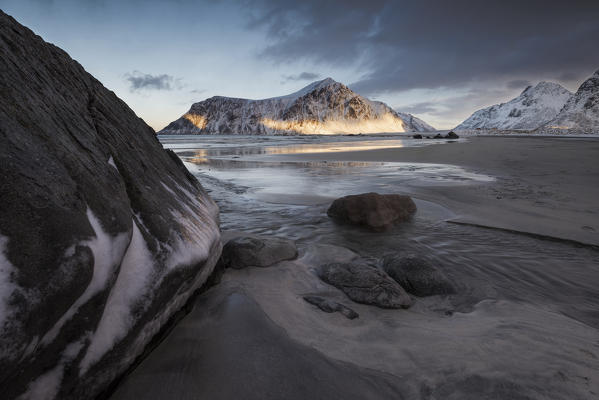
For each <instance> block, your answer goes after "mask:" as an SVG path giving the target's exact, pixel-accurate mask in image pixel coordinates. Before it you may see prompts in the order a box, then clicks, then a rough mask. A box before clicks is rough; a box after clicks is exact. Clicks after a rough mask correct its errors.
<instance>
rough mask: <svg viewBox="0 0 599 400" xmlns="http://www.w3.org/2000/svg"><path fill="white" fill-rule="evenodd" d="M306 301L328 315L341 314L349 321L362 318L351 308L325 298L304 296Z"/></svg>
mask: <svg viewBox="0 0 599 400" xmlns="http://www.w3.org/2000/svg"><path fill="white" fill-rule="evenodd" d="M304 300H306V301H307V302H308V303H310V304H312V305H315V306H316V307H318V308H320V309H321V310H322V311H324V312H326V313H334V312H340V313H341V314H343V315H344V316H345V317H346V318H348V319H355V318H358V317H359V316H360V315H359V314H358V313H357V312H355V311H354V310H352V309H351V308H349V307H347V306H344V305H343V304H341V303H337V302H336V301H333V300H327V299H325V298H323V297H318V296H304Z"/></svg>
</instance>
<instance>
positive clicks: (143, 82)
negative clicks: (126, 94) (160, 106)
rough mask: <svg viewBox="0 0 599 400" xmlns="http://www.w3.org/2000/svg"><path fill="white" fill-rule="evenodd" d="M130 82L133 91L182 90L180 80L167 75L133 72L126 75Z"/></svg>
mask: <svg viewBox="0 0 599 400" xmlns="http://www.w3.org/2000/svg"><path fill="white" fill-rule="evenodd" d="M125 78H126V79H127V81H129V84H130V87H129V89H130V90H131V91H136V90H142V89H148V90H173V89H176V88H180V86H181V84H180V81H179V80H178V79H175V78H174V77H172V76H170V75H167V74H160V75H152V74H144V73H141V72H139V71H133V72H131V73H128V74H127V75H125Z"/></svg>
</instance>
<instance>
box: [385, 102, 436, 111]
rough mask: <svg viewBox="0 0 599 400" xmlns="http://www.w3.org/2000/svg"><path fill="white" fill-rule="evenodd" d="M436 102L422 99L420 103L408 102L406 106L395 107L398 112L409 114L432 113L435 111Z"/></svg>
mask: <svg viewBox="0 0 599 400" xmlns="http://www.w3.org/2000/svg"><path fill="white" fill-rule="evenodd" d="M437 105H438V103H434V102H432V101H424V102H422V103H416V104H408V105H406V106H401V107H395V109H396V110H398V111H400V112H406V113H410V114H425V113H429V114H434V113H435V112H437Z"/></svg>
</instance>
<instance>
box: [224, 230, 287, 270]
mask: <svg viewBox="0 0 599 400" xmlns="http://www.w3.org/2000/svg"><path fill="white" fill-rule="evenodd" d="M296 257H297V247H296V246H295V243H294V242H293V241H291V240H287V239H281V238H276V237H258V236H239V237H236V238H233V239H231V240H229V241H228V242H227V243H226V244H225V245H224V246H223V253H222V256H221V262H222V264H223V266H224V267H225V268H234V269H242V268H246V267H270V266H271V265H273V264H276V263H278V262H280V261H285V260H293V259H294V258H296Z"/></svg>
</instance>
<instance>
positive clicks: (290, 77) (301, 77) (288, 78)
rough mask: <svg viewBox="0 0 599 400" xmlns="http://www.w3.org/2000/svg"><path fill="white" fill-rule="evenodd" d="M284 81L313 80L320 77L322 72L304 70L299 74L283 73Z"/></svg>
mask: <svg viewBox="0 0 599 400" xmlns="http://www.w3.org/2000/svg"><path fill="white" fill-rule="evenodd" d="M282 78H283V81H284V82H289V81H313V80H316V79H318V78H320V74H317V73H314V72H302V73H301V74H297V75H283V76H282Z"/></svg>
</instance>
